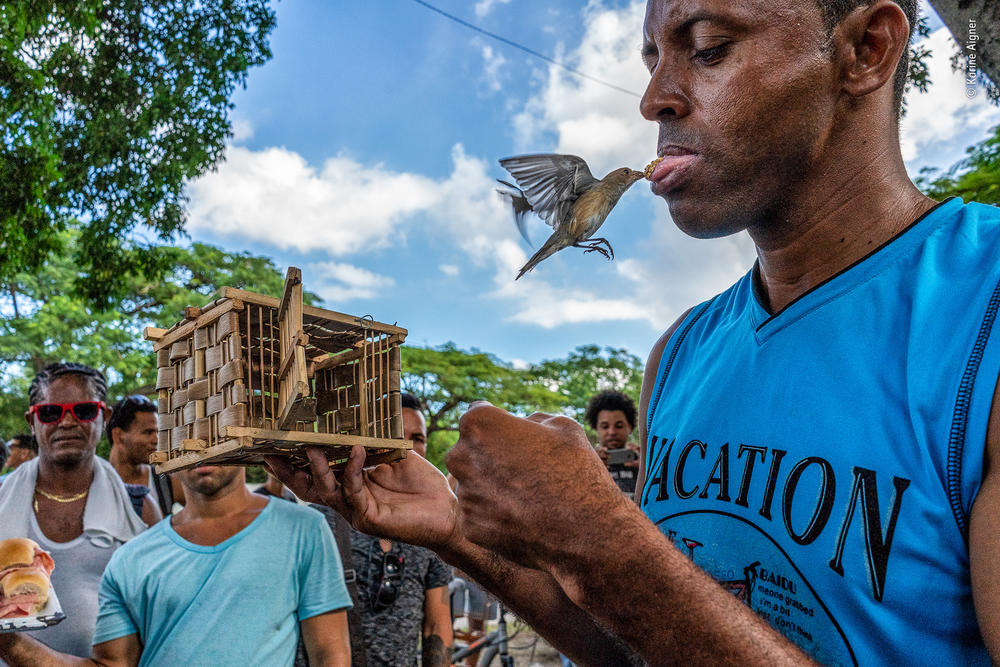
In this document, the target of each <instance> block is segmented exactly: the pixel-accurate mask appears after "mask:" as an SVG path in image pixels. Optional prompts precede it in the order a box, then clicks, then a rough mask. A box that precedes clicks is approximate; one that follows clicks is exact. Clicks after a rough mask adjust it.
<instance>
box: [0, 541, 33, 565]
mask: <svg viewBox="0 0 1000 667" xmlns="http://www.w3.org/2000/svg"><path fill="white" fill-rule="evenodd" d="M38 548H39V546H38V544H37V543H35V541H34V540H29V539H28V538H26V537H14V538H11V539H9V540H3V541H0V570H6V569H7V568H10V567H28V566H30V565H31V563H32V562H33V561H34V560H35V549H38Z"/></svg>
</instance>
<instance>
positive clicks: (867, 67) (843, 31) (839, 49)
mask: <svg viewBox="0 0 1000 667" xmlns="http://www.w3.org/2000/svg"><path fill="white" fill-rule="evenodd" d="M909 34H910V22H909V21H908V20H907V19H906V14H904V13H903V10H902V8H901V7H900V6H899V5H897V4H896V3H895V2H892V1H891V0H878V2H875V3H874V4H872V5H870V6H868V7H859V8H857V9H855V10H854V11H853V12H851V13H850V14H849V15H848V16H847V17H846V18H845V19H844V20H843V21H841V22H840V24H839V25H838V26H837V28H836V30H835V32H834V48H835V49H836V54H837V57H838V60H839V62H840V70H841V81H842V87H843V90H844V92H846V93H847V94H848V95H851V96H853V97H862V96H864V95H867V94H869V93H872V92H874V91H876V90H878V89H879V88H881V87H882V86H884V85H886V83H888V84H889V85H890V87H891V86H892V81H893V78H894V77H895V74H896V67H897V66H898V65H899V61H900V60H901V59H902V57H903V54H904V52H905V51H904V50H905V49H906V48H907V47H908V46H909V39H908V38H909Z"/></svg>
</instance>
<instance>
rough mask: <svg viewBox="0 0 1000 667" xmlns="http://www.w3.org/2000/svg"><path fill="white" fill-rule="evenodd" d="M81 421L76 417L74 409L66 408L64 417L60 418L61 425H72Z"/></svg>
mask: <svg viewBox="0 0 1000 667" xmlns="http://www.w3.org/2000/svg"><path fill="white" fill-rule="evenodd" d="M67 420H68V421H67ZM79 423H80V420H79V419H77V418H76V415H75V414H73V410H64V411H63V415H62V417H61V418H60V419H59V425H60V426H72V425H73V424H79Z"/></svg>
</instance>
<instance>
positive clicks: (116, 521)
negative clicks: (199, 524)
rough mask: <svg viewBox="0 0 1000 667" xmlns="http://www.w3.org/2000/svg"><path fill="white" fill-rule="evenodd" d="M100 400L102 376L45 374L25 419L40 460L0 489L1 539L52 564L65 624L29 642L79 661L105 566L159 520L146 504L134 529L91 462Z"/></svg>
mask: <svg viewBox="0 0 1000 667" xmlns="http://www.w3.org/2000/svg"><path fill="white" fill-rule="evenodd" d="M106 394H107V382H106V380H105V379H104V375H103V374H102V373H101V372H100V371H97V370H95V369H93V368H90V367H88V366H84V365H82V364H76V363H58V364H51V365H49V366H46V367H45V368H44V369H43V370H42V371H41V372H40V373H39V374H38V375H37V376H36V377H35V378H34V380H33V381H32V383H31V388H30V390H29V394H28V398H29V401H28V402H29V406H30V407H29V408H28V411H27V412H26V413H25V418H26V419H27V421H28V424H29V425H30V426H31V431H32V433H33V434H34V436H35V439H36V440H37V442H38V450H39V455H38V457H37V458H36V459H33V460H31V461H29V462H27V463H25V464H23V465H21V466H20V467H19V468H18V469H17V470H15V471H14V472H13V473H11V475H10V476H8V477H7V478H6V479H5V480H4V482H3V485H2V486H0V516H3V517H4V519H3V521H2V522H0V539H6V538H11V537H29V538H31V539H33V540H35V541H36V542H38V543H39V544H40V545H41V546H42V548H43V549H45V550H46V551H48V552H50V553H51V554H52V558H53V560H54V561H55V564H56V568H55V571H54V572H53V573H52V585H53V588H55V590H56V593H57V595H58V596H59V602H60V604H61V606H62V608H63V612H64V613H65V614H66V619H65V620H64V621H62V622H61V623H59V624H58V625H55V626H52V627H50V628H46V629H45V630H41V631H38V632H36V633H32V634H34V635H36V637H37V638H38V639H39V640H40V641H42V642H44V643H45V644H47V645H48V646H50V647H52V648H55V649H57V650H59V651H63V652H68V653H74V654H77V655H88V654H89V653H90V645H91V639H92V638H93V633H94V627H95V624H96V621H97V607H98V604H97V591H98V586H99V584H100V581H101V574H102V573H103V572H104V566H105V565H107V562H108V560H110V558H111V555H112V554H113V553H114V551H115V550H116V549H117V548H118V547H120V546H121V545H122V544H124V543H125V542H126V541H127V540H129V539H130V538H132V537H134V536H135V535H138V534H139V533H140V532H142V531H143V530H145V528H146V525H148V524H152V523H155V522H156V521H158V520H159V519H160V518H161V516H160V513H159V509H158V508H157V507H156V506H155V504H154V503H153V502H152V501H150V500H149V497H148V496H147V497H146V498H145V500H144V504H143V513H142V519H143V520H142V521H140V520H139V517H138V516H136V513H135V511H134V510H133V508H132V504H131V501H130V499H129V495H128V492H127V491H126V489H125V485H124V484H123V483H122V481H121V478H120V477H119V476H118V474H117V473H116V472H115V470H114V468H113V467H112V466H111V464H110V463H108V462H107V461H105V460H103V459H101V458H99V457H97V456H95V452H96V449H97V443H98V442H99V441H100V439H101V434H102V433H103V431H104V425H105V423H106V421H107V419H108V418H109V417H110V415H111V410H110V408H108V406H107V405H105V402H104V401H105V398H106ZM143 522H145V523H143Z"/></svg>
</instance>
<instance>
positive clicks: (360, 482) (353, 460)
mask: <svg viewBox="0 0 1000 667" xmlns="http://www.w3.org/2000/svg"><path fill="white" fill-rule="evenodd" d="M364 467H365V448H364V447H361V446H360V445H355V446H354V447H351V455H350V457H348V459H347V465H346V466H344V478H343V482H342V483H343V485H344V500H345V502H347V504H348V505H350V507H351V509H352V510H354V511H357V512H359V513H361V514H363V513H364V511H365V509H366V507H365V504H364V502H363V493H362V492H363V491H364V488H365V480H364V475H363V474H362V471H363V470H364Z"/></svg>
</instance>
